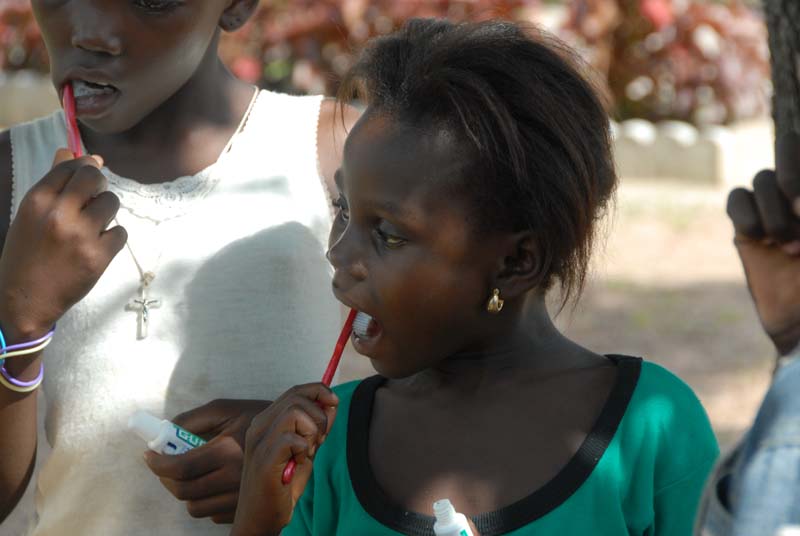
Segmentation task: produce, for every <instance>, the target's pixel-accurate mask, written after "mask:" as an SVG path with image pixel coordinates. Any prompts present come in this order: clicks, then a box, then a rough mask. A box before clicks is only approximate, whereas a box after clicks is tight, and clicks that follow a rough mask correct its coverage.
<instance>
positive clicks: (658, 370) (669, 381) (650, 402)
mask: <svg viewBox="0 0 800 536" xmlns="http://www.w3.org/2000/svg"><path fill="white" fill-rule="evenodd" d="M629 411H630V412H631V413H633V414H634V416H637V417H642V418H645V419H646V420H647V421H649V422H652V423H657V422H658V423H662V425H664V426H668V425H673V424H674V425H677V424H678V423H680V425H681V427H686V426H688V425H690V424H695V425H696V426H698V427H701V428H707V429H708V430H709V431H710V427H711V425H710V422H709V420H708V416H707V415H706V412H705V409H704V408H703V405H702V404H701V403H700V400H699V399H698V398H697V395H696V394H695V393H694V391H693V390H692V388H691V387H689V386H688V385H687V384H686V382H684V381H683V380H681V379H680V378H679V377H678V376H676V375H675V374H673V373H672V372H670V371H669V370H667V369H666V368H664V367H662V366H661V365H657V364H655V363H651V362H649V361H642V367H641V373H640V375H639V381H638V384H637V385H636V390H635V391H634V394H633V398H632V400H631V405H630V408H629Z"/></svg>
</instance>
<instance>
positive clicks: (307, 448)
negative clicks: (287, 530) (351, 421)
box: [231, 383, 339, 536]
mask: <svg viewBox="0 0 800 536" xmlns="http://www.w3.org/2000/svg"><path fill="white" fill-rule="evenodd" d="M338 404H339V399H338V397H337V396H336V395H335V394H334V393H333V391H331V390H330V389H329V388H328V387H326V386H325V385H323V384H321V383H313V384H307V385H300V386H297V387H293V388H292V389H290V390H289V391H287V392H286V393H284V394H283V395H282V396H281V397H280V398H278V400H276V401H275V402H274V403H273V404H272V405H271V406H270V407H269V408H267V409H266V410H265V411H263V412H262V413H261V414H259V415H258V416H257V417H256V418H255V419H253V422H252V424H251V425H250V428H249V429H248V431H247V439H246V448H245V462H244V473H243V476H242V485H241V489H240V492H239V495H240V497H239V504H238V507H237V509H236V518H235V521H234V524H233V529H232V530H231V536H278V535H279V534H281V531H282V530H283V529H284V527H286V526H287V525H289V523H290V521H291V520H292V518H293V516H294V515H295V506H296V505H297V504H298V501H299V500H300V498H301V496H303V494H304V490H305V488H306V485H307V484H308V482H309V480H310V479H311V471H312V469H313V460H314V455H315V454H316V453H317V451H318V450H319V447H320V446H321V445H322V444H323V442H324V441H325V439H326V438H327V436H328V434H329V433H330V431H331V427H332V426H333V421H334V419H335V417H336V409H337V407H338ZM290 460H294V461H295V463H296V464H297V465H296V468H295V472H294V476H293V478H292V480H291V481H290V482H289V483H287V484H284V483H283V479H282V477H283V471H284V469H285V467H286V464H287V463H289V461H290Z"/></svg>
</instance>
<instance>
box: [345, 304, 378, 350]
mask: <svg viewBox="0 0 800 536" xmlns="http://www.w3.org/2000/svg"><path fill="white" fill-rule="evenodd" d="M382 333H383V326H381V324H380V322H378V321H377V320H375V319H374V318H372V317H371V316H370V315H368V314H367V313H364V312H361V311H359V313H358V315H356V319H355V321H354V322H353V335H352V339H353V346H354V347H355V349H356V351H357V352H358V353H360V354H367V353H368V352H369V350H370V349H371V347H372V346H374V344H375V343H376V342H377V340H378V339H379V338H380V336H381V334H382Z"/></svg>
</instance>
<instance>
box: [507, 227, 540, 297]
mask: <svg viewBox="0 0 800 536" xmlns="http://www.w3.org/2000/svg"><path fill="white" fill-rule="evenodd" d="M537 244H538V242H537V240H536V238H535V236H534V235H533V233H531V232H530V231H523V232H519V233H514V234H512V235H510V236H508V238H507V239H506V241H505V244H503V248H504V250H505V253H506V255H505V257H503V258H502V259H501V261H500V266H499V269H498V270H497V274H496V277H495V287H497V288H499V289H500V290H501V292H502V294H503V297H508V298H514V297H519V296H523V295H525V294H526V293H527V292H528V291H530V290H533V289H535V288H539V287H541V286H542V285H543V283H544V278H545V274H546V272H547V269H548V266H549V265H550V259H549V258H546V257H545V255H544V253H543V252H542V251H541V250H540V248H539V247H538V246H537Z"/></svg>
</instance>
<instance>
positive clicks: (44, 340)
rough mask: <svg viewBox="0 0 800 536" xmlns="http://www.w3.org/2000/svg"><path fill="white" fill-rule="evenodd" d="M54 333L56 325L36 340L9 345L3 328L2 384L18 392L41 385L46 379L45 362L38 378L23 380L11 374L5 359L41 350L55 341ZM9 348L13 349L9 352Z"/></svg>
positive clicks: (0, 347) (0, 340)
mask: <svg viewBox="0 0 800 536" xmlns="http://www.w3.org/2000/svg"><path fill="white" fill-rule="evenodd" d="M54 334H55V327H54V328H53V329H51V330H50V331H49V332H48V333H47V334H46V335H44V336H43V337H40V338H38V339H36V340H34V341H30V342H24V343H20V344H14V345H12V346H7V345H6V338H5V335H4V334H3V330H2V329H0V355H2V356H3V358H2V359H0V384H2V385H3V386H4V387H5V388H7V389H9V390H11V391H14V392H16V393H30V392H31V391H34V390H35V389H36V388H37V387H39V386H40V385H41V384H42V380H43V379H44V364H43V363H42V364H41V366H40V367H39V374H38V375H37V376H36V378H34V379H33V380H31V381H22V380H18V379H17V378H14V377H13V376H11V374H10V373H9V372H8V371H7V370H6V366H5V360H6V359H8V358H11V357H20V356H25V355H31V354H36V353H38V352H41V351H42V350H44V349H45V348H47V345H49V344H50V343H51V342H52V341H53V335H54ZM9 350H11V351H10V352H9Z"/></svg>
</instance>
